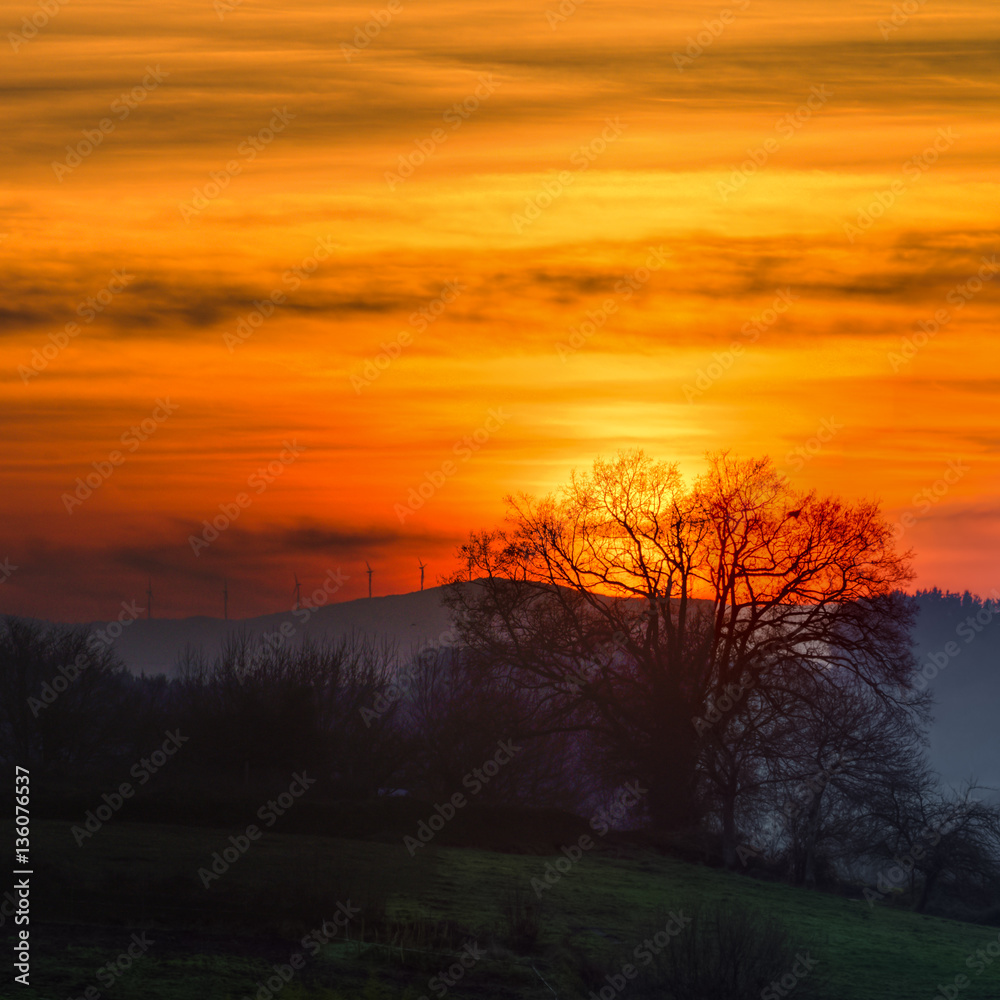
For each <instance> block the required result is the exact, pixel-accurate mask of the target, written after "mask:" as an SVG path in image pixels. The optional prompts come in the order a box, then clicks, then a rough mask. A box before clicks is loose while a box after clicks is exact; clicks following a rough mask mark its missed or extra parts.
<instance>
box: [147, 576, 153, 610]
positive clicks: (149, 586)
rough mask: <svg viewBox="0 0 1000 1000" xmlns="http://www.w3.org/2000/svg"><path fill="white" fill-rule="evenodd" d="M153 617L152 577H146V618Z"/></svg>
mask: <svg viewBox="0 0 1000 1000" xmlns="http://www.w3.org/2000/svg"><path fill="white" fill-rule="evenodd" d="M152 617H153V578H152V577H149V578H148V583H147V585H146V618H147V619H149V618H152Z"/></svg>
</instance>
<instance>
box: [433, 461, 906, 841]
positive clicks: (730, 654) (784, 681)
mask: <svg viewBox="0 0 1000 1000" xmlns="http://www.w3.org/2000/svg"><path fill="white" fill-rule="evenodd" d="M507 504H508V515H507V523H506V524H505V525H504V526H503V527H501V528H499V529H497V530H493V531H486V532H483V533H479V534H474V535H472V536H471V537H470V540H469V543H468V544H467V545H465V546H463V548H462V553H461V554H462V558H463V563H467V564H468V566H469V569H470V571H471V573H472V576H473V577H474V578H475V580H476V582H475V584H473V585H472V586H469V585H461V584H459V583H458V581H457V580H456V581H455V583H454V585H453V586H452V588H451V590H450V597H449V602H450V604H451V607H452V609H453V610H454V611H455V612H456V614H457V620H458V624H459V628H460V630H461V633H462V637H463V639H464V641H465V643H466V644H467V646H468V647H469V650H470V653H471V655H472V656H473V657H474V658H475V659H476V660H477V662H478V663H479V664H480V665H481V668H482V669H485V670H494V671H502V672H506V673H509V674H510V675H511V676H512V677H514V678H516V679H517V680H518V682H519V683H520V684H522V685H523V686H524V687H525V688H527V689H530V690H531V691H532V692H533V704H534V705H535V716H536V718H535V724H536V726H537V728H538V731H539V732H543V731H557V730H560V729H563V730H566V731H571V730H586V731H588V732H589V733H590V734H591V738H592V739H593V742H594V744H595V745H596V746H597V747H598V748H600V749H601V750H602V751H603V752H604V754H605V755H606V758H607V760H608V761H610V762H614V764H616V765H617V767H618V769H619V771H623V772H628V771H631V773H632V774H633V776H637V777H639V778H640V780H641V781H642V782H643V783H644V784H645V785H646V786H647V787H648V789H649V796H648V800H647V803H648V807H649V812H650V816H651V819H652V821H653V822H654V824H655V825H656V826H657V827H658V828H660V829H677V828H682V827H685V826H687V825H689V824H690V823H692V822H693V821H694V820H695V819H696V817H697V812H698V806H697V801H698V790H697V778H698V763H697V762H698V758H699V750H700V747H702V746H703V743H702V742H701V741H703V740H704V739H706V737H709V736H710V735H711V733H712V727H713V726H717V725H718V723H719V721H720V720H721V719H723V718H726V717H727V714H728V713H738V712H740V711H741V705H742V704H743V702H744V700H745V697H744V696H745V693H746V692H747V691H748V690H750V689H753V690H755V691H757V692H762V691H763V692H766V691H767V690H768V689H769V687H772V686H773V688H774V689H775V690H776V691H778V690H779V689H781V690H785V689H787V688H788V686H789V685H794V682H795V677H796V676H797V675H801V674H802V673H803V672H806V673H808V675H809V676H810V677H811V678H819V679H820V680H821V681H822V680H824V679H829V682H830V683H831V684H835V683H836V678H838V677H844V676H851V677H853V678H854V679H855V681H860V682H862V683H863V684H865V685H867V686H868V687H869V688H870V690H871V691H872V692H873V693H874V695H875V696H876V697H878V698H881V699H884V700H886V701H887V702H892V701H894V700H899V701H905V700H906V698H907V697H908V687H909V680H910V676H911V672H912V668H913V660H912V653H911V643H910V638H909V629H910V626H911V624H912V610H911V606H910V603H909V602H908V601H907V599H905V598H904V597H902V596H901V594H900V589H899V588H900V587H901V585H902V584H904V583H905V582H906V581H907V580H909V579H910V576H911V574H910V570H909V568H908V563H907V554H900V553H897V552H896V551H895V549H894V545H893V535H892V531H891V529H890V527H889V525H888V524H887V523H886V521H885V519H884V518H883V517H882V515H881V513H880V511H879V507H878V504H877V503H876V502H873V501H868V500H862V501H854V502H845V501H842V500H840V499H837V498H834V497H823V496H819V495H817V494H816V493H815V492H802V491H799V490H796V489H794V488H793V487H792V486H791V485H790V484H789V483H788V481H787V480H786V479H783V478H782V477H781V476H779V475H778V474H777V472H776V471H775V469H774V467H773V465H772V464H771V462H770V460H769V459H766V458H765V459H760V460H741V459H738V458H735V457H733V456H731V455H729V454H728V453H722V454H717V455H714V456H710V458H709V466H708V470H707V472H706V473H705V474H704V475H702V476H701V477H700V478H699V479H697V480H696V481H695V482H693V483H691V484H687V483H686V482H685V481H684V479H683V477H682V476H681V474H680V472H679V471H678V468H677V466H676V465H673V464H667V463H663V462H657V461H654V460H652V459H651V458H649V457H647V456H646V455H645V454H643V453H642V452H638V451H635V452H627V453H621V454H619V455H618V456H617V457H616V458H615V459H613V460H610V461H605V460H598V461H596V462H595V463H594V465H593V468H592V470H591V471H589V472H587V473H583V474H574V475H573V476H572V478H571V480H570V482H569V484H568V485H567V486H566V487H565V488H563V489H562V490H561V491H560V492H559V493H557V494H554V495H550V496H547V497H545V498H542V499H535V498H533V497H529V496H525V495H520V496H516V497H508V498H507Z"/></svg>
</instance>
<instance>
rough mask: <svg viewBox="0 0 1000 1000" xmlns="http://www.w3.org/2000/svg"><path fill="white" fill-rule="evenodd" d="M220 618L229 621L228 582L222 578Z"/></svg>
mask: <svg viewBox="0 0 1000 1000" xmlns="http://www.w3.org/2000/svg"><path fill="white" fill-rule="evenodd" d="M222 617H223V619H224V620H225V621H229V581H228V580H227V579H226V578H225V577H223V578H222Z"/></svg>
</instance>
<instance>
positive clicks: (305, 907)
mask: <svg viewBox="0 0 1000 1000" xmlns="http://www.w3.org/2000/svg"><path fill="white" fill-rule="evenodd" d="M69 829H70V824H67V823H57V822H43V823H38V824H36V826H35V828H34V831H33V851H34V856H35V858H36V865H35V876H34V886H33V923H32V942H33V945H34V948H33V950H34V975H33V985H32V987H29V988H27V989H25V988H23V987H20V986H14V987H12V986H11V985H10V981H9V978H8V974H7V972H8V970H9V968H10V965H9V961H8V960H7V959H6V957H5V961H4V976H3V980H0V996H3V997H6V996H11V997H13V996H17V997H23V998H26V1000H27V998H32V1000H34V998H39V1000H41V998H44V1000H66V998H70V997H78V996H80V995H81V994H82V991H83V990H84V988H85V987H86V986H88V985H93V986H95V987H97V988H98V989H100V992H101V996H102V997H111V998H112V1000H139V998H142V1000H160V998H162V1000H188V998H199V1000H201V998H204V1000H226V998H233V1000H240V998H242V997H244V996H251V997H253V996H254V995H255V993H256V987H255V985H254V984H255V983H256V982H258V981H259V980H262V979H264V978H266V977H267V975H268V974H269V973H270V972H271V967H272V965H273V963H275V962H279V963H282V962H287V961H288V957H289V955H291V954H292V953H294V952H297V951H301V950H302V947H301V945H300V944H299V942H300V939H301V938H302V936H303V935H304V934H305V933H306V932H308V931H309V930H310V929H311V928H313V927H316V926H318V925H319V924H321V922H322V920H323V918H324V917H325V916H326V917H329V916H331V915H332V913H333V910H334V905H335V903H336V901H338V900H347V899H351V900H352V901H354V902H357V901H359V900H363V899H364V897H365V896H366V894H367V895H374V896H378V895H379V894H385V895H388V896H389V898H390V902H391V905H392V908H394V909H396V910H399V911H400V912H402V911H413V912H421V913H423V914H425V915H428V916H433V917H437V918H440V919H441V920H449V921H452V922H454V923H455V924H457V925H459V926H460V927H461V929H462V932H467V936H469V937H470V938H476V939H477V940H479V941H481V942H483V943H486V942H487V941H489V940H490V939H491V937H492V929H493V928H495V927H496V926H497V925H498V923H499V921H500V915H499V908H498V901H499V899H500V897H501V896H502V895H503V893H504V892H505V891H506V890H507V889H508V888H509V887H511V886H518V887H520V888H522V889H525V890H527V891H528V892H529V893H530V892H531V890H530V887H529V884H530V880H531V878H532V877H542V876H543V874H544V866H545V862H546V860H550V859H546V858H544V857H543V858H540V857H530V856H520V855H505V854H493V853H489V852H485V851H477V850H469V849H457V848H442V849H440V850H438V849H435V848H433V847H429V848H426V849H425V850H424V851H423V852H421V853H420V854H419V855H418V857H417V859H415V860H411V859H410V857H409V856H408V854H407V853H406V851H405V850H404V849H403V847H402V845H401V843H400V842H399V841H398V840H392V841H388V842H385V843H377V842H363V841H352V840H342V839H335V838H323V837H315V836H301V835H288V834H275V833H269V834H267V835H266V836H265V838H264V839H263V840H261V841H259V842H257V843H255V844H253V845H252V846H251V848H250V850H249V851H248V853H247V854H246V855H245V856H244V857H242V858H241V859H240V860H239V861H238V862H237V863H236V864H235V865H234V866H233V867H232V869H231V870H230V871H229V872H228V873H227V874H226V875H225V876H223V877H222V878H221V879H219V880H218V881H217V882H215V883H213V885H212V887H211V888H210V889H208V890H206V889H204V888H203V886H202V884H201V882H200V881H199V879H198V878H197V875H196V872H197V869H198V868H199V867H200V866H202V865H204V864H206V863H207V862H208V860H209V858H210V857H211V854H212V852H213V851H216V850H221V849H222V848H223V847H224V846H225V845H226V843H227V837H228V836H229V834H230V833H231V832H232V831H231V830H226V831H217V830H211V829H202V828H198V829H195V828H187V827H176V826H160V825H152V824H141V823H124V822H118V823H115V822H112V823H109V824H108V826H107V827H106V828H104V829H102V830H101V831H100V832H99V833H98V834H97V835H96V836H94V837H93V838H92V839H90V840H88V841H87V842H86V843H85V844H84V845H83V846H82V847H79V848H78V847H77V846H76V844H75V843H74V841H73V839H72V837H71V836H70V833H69ZM8 836H12V831H11V825H10V824H9V823H5V824H0V842H9V841H8V840H7V837H8ZM38 859H44V861H43V862H42V863H39V861H38ZM532 898H533V894H532ZM692 899H700V900H726V899H731V900H738V901H740V902H743V903H747V904H750V905H753V906H758V907H760V908H762V909H765V910H768V911H770V912H774V913H777V914H780V915H781V916H782V918H783V919H785V920H786V921H787V923H788V924H789V926H790V927H791V928H792V929H793V931H794V932H795V933H796V934H797V936H798V937H799V939H800V940H801V942H802V944H803V945H804V946H805V947H807V948H808V949H809V950H810V951H811V953H812V955H813V957H815V958H818V959H819V960H820V965H819V967H818V968H817V970H816V972H815V973H814V974H813V975H814V976H815V977H816V979H817V980H820V979H821V980H822V981H823V983H824V984H825V985H826V987H827V993H828V995H829V996H830V997H831V998H835V1000H932V998H933V997H935V995H936V991H937V988H938V986H939V985H946V984H949V983H953V982H954V980H955V976H956V975H958V974H960V973H967V974H969V975H970V977H971V980H972V981H971V983H970V985H968V986H966V987H965V988H963V989H961V990H960V991H959V993H958V996H959V997H960V998H961V1000H988V998H989V1000H993V998H996V997H998V996H1000V961H998V962H997V963H996V964H994V965H992V966H990V967H989V968H987V969H986V970H985V971H984V972H983V973H981V974H980V975H975V974H974V973H970V970H969V969H967V968H966V964H965V963H966V958H967V957H968V956H969V955H970V954H971V953H972V952H973V951H975V950H976V949H977V948H983V947H985V946H986V945H987V944H988V943H989V942H991V941H996V940H997V932H996V930H991V929H989V928H984V927H979V926H974V925H969V924H961V923H957V922H953V921H948V920H940V919H937V918H932V917H920V916H916V915H913V914H910V913H906V912H900V911H894V910H890V909H887V908H882V907H877V908H875V909H874V910H873V909H870V908H869V906H868V905H867V904H866V903H862V902H857V901H852V900H846V899H840V898H837V897H832V896H826V895H822V894H818V893H814V892H808V891H801V890H795V889H792V888H789V887H787V886H784V885H775V884H770V883H765V882H759V881H755V880H751V879H749V878H744V877H741V876H734V875H727V874H725V873H722V872H719V871H715V870H711V869H708V868H704V867H701V866H696V865H689V864H686V863H683V862H680V861H676V860H673V859H670V858H664V857H661V856H658V855H654V854H646V853H643V854H640V853H637V852H636V853H634V854H633V856H631V857H616V856H612V855H611V854H610V853H609V852H605V853H598V852H593V853H592V854H590V855H587V856H584V858H583V860H582V861H580V862H579V863H578V864H577V865H575V866H574V868H573V869H572V870H571V871H570V872H569V873H568V874H567V875H565V876H564V877H563V878H562V880H561V881H559V882H558V884H556V885H555V886H553V887H552V888H550V889H549V890H548V891H547V892H546V893H545V899H544V911H543V912H544V916H543V921H544V926H543V932H542V940H541V944H540V946H539V949H538V951H537V954H535V955H533V956H530V957H529V956H525V955H518V954H515V953H513V952H511V951H509V950H507V949H505V948H502V947H499V946H492V947H491V948H490V955H489V958H488V959H486V960H483V961H482V962H480V963H479V964H478V965H477V966H476V967H475V968H474V969H473V970H472V971H471V972H468V973H467V974H465V976H464V977H463V979H462V980H461V982H460V983H459V984H457V985H456V986H455V987H454V988H453V989H451V990H450V991H449V997H452V998H454V1000H462V998H478V1000H485V998H487V997H488V998H496V1000H502V998H506V997H510V998H512V1000H513V998H515V997H523V998H528V1000H532V998H542V997H550V998H551V997H552V995H553V992H555V993H556V994H557V995H558V996H559V997H561V998H565V997H571V996H586V995H587V992H588V990H589V989H592V988H595V986H597V982H596V981H595V980H593V979H591V980H590V981H589V982H588V983H587V984H586V985H585V984H584V982H583V981H582V980H581V979H580V978H579V975H578V972H577V970H578V969H579V968H580V966H581V962H582V961H584V959H583V958H582V957H583V956H586V959H587V960H589V961H591V962H592V963H593V968H594V969H597V970H601V972H603V971H607V972H609V973H610V972H614V971H616V970H618V969H620V968H621V966H622V964H623V963H624V962H626V961H628V959H629V956H630V955H631V952H632V950H633V948H634V947H635V946H636V944H638V943H639V942H641V941H642V940H643V938H645V937H647V936H649V935H650V934H652V933H653V932H655V931H656V930H657V929H658V928H659V927H662V926H663V923H664V920H665V915H666V913H667V912H668V911H670V910H672V909H683V908H684V907H685V906H686V905H689V901H690V900H692ZM140 928H147V929H148V934H149V937H150V938H151V939H152V940H153V941H154V942H156V943H155V945H154V946H153V947H152V948H151V949H150V951H149V953H148V954H147V955H146V956H145V957H143V958H142V959H140V960H139V961H138V962H137V963H136V964H135V966H134V967H133V968H132V969H130V970H129V971H128V972H127V973H125V975H123V976H122V977H121V978H119V979H118V980H117V981H116V983H115V985H114V986H113V987H112V988H111V989H105V988H104V987H101V986H100V984H99V983H98V980H97V978H96V972H97V969H98V968H99V967H100V966H101V965H103V964H104V963H106V962H107V961H108V960H109V959H112V958H114V956H115V955H117V954H118V953H119V952H120V951H121V949H122V948H123V947H124V946H125V945H127V944H128V942H129V938H130V935H131V934H132V933H133V931H136V930H138V929H140ZM10 930H11V924H10V922H9V921H8V922H7V923H6V924H5V925H4V927H3V928H2V930H0V936H2V937H4V938H5V942H4V948H5V955H9V954H10V950H9V949H10V945H11V943H12V941H11V938H10ZM357 930H358V928H357V926H355V927H354V928H353V934H354V936H356V934H357ZM425 950H426V949H425ZM452 961H453V959H452V958H450V957H448V955H447V953H445V952H443V951H441V950H440V949H436V950H434V953H433V954H431V955H430V956H429V957H428V956H421V955H420V954H418V953H417V952H416V951H414V952H412V953H403V954H402V955H400V954H399V953H398V952H397V953H396V954H395V955H389V954H387V953H386V952H385V951H384V950H383V951H372V950H368V951H364V952H362V953H361V954H359V948H358V945H357V944H356V942H347V941H340V940H338V941H335V942H333V943H332V944H331V945H329V946H327V947H325V948H324V949H323V951H322V952H321V953H320V954H319V955H318V956H316V957H315V958H313V957H310V958H309V961H308V964H307V967H306V969H305V971H304V972H303V973H302V974H301V975H300V976H297V977H296V978H295V980H294V981H293V982H292V983H291V984H289V985H288V986H287V987H286V988H284V989H283V990H282V991H281V992H280V993H279V994H277V995H278V996H280V998H281V1000H305V998H308V1000H320V998H323V1000H353V998H355V997H365V998H368V1000H378V998H381V997H406V998H410V1000H418V998H419V997H421V996H433V995H434V993H433V992H432V991H430V990H429V989H428V980H429V977H430V976H432V975H434V973H435V972H436V971H437V970H439V969H443V968H447V966H448V965H450V964H451V962H452ZM541 977H544V979H545V980H546V981H547V982H548V984H549V985H550V986H551V987H552V988H553V989H551V990H550V989H549V988H548V987H547V986H545V985H543V983H542V978H541ZM625 996H627V991H626V993H625Z"/></svg>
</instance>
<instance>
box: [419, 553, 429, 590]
mask: <svg viewBox="0 0 1000 1000" xmlns="http://www.w3.org/2000/svg"><path fill="white" fill-rule="evenodd" d="M417 565H418V566H419V567H420V589H421V590H423V589H424V570H425V569H427V567H426V566H425V565H424V564H423V562H422V561H421V560H420V559H418V560H417Z"/></svg>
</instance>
